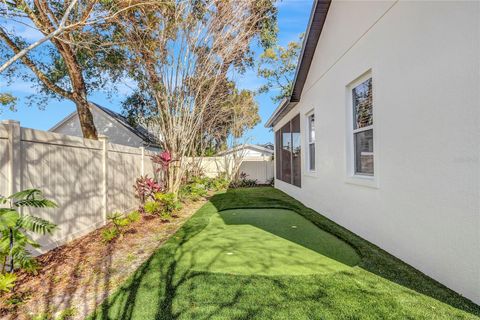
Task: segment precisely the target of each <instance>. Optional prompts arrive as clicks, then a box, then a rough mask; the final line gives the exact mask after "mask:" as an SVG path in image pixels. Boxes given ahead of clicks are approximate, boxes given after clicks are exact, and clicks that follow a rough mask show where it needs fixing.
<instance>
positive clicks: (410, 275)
mask: <svg viewBox="0 0 480 320" xmlns="http://www.w3.org/2000/svg"><path fill="white" fill-rule="evenodd" d="M210 201H211V202H212V203H213V204H214V206H215V207H216V208H217V210H218V211H220V212H221V211H224V212H225V210H231V209H237V208H242V209H248V208H253V209H258V208H283V209H288V210H292V211H294V212H296V213H298V214H299V215H301V216H303V217H304V218H306V219H307V220H309V221H311V222H312V223H313V224H314V225H316V226H318V227H319V228H320V229H321V230H324V231H326V232H329V233H330V234H332V235H333V236H335V237H338V238H339V239H341V240H343V241H345V242H346V243H347V244H349V245H351V246H352V247H353V248H354V249H355V250H356V252H357V253H358V254H359V256H360V258H361V261H360V263H359V267H361V268H362V269H364V270H367V271H369V272H371V273H374V274H376V275H377V276H380V277H382V278H384V279H386V280H388V281H391V282H394V283H396V284H399V285H401V286H403V287H405V288H408V289H411V290H413V291H415V292H417V293H420V294H423V295H426V296H429V297H431V298H434V299H436V300H439V301H441V302H443V303H446V304H448V305H450V306H452V307H454V308H457V309H460V310H463V311H466V312H468V313H471V314H474V315H476V316H480V306H478V305H476V304H475V303H473V302H472V301H470V300H469V299H467V298H465V297H462V296H461V295H459V294H458V293H456V292H454V291H453V290H451V289H449V288H447V287H446V286H444V285H442V284H441V283H439V282H437V281H436V280H434V279H432V278H430V277H428V276H427V275H425V274H423V273H422V272H420V271H419V270H417V269H415V268H413V267H412V266H410V265H408V264H406V263H405V262H403V261H401V260H400V259H398V258H396V257H394V256H392V255H391V254H389V253H388V252H386V251H384V250H382V249H380V248H379V247H377V246H375V245H373V244H372V243H370V242H368V241H367V240H365V239H363V238H361V237H359V236H357V235H356V234H354V233H353V232H351V231H349V230H347V229H345V228H343V227H341V226H340V225H338V224H336V223H335V222H333V221H331V220H329V219H328V218H326V217H324V216H322V215H321V214H319V213H317V212H315V211H314V210H312V209H310V208H307V207H305V206H304V205H303V204H302V203H300V202H299V201H297V200H295V199H294V198H292V197H290V196H288V195H287V194H285V193H284V192H282V191H280V190H278V189H273V188H271V187H259V188H251V189H242V190H241V191H239V190H235V189H229V190H228V191H227V192H226V193H225V194H219V195H217V196H216V197H213V198H212V199H211V200H210ZM267 225H268V224H267ZM260 227H261V228H265V229H266V230H267V231H269V232H270V231H273V232H278V231H276V230H271V227H270V226H265V223H262V225H261V226H260ZM269 229H270V230H269ZM280 236H282V234H280ZM287 239H288V237H287ZM294 240H295V241H297V242H298V239H294ZM299 242H300V244H302V243H303V242H304V241H299ZM307 247H308V246H307ZM347 274H348V272H347Z"/></svg>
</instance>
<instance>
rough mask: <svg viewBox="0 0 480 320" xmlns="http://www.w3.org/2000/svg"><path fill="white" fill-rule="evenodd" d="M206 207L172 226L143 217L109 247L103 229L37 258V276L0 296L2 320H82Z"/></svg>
mask: <svg viewBox="0 0 480 320" xmlns="http://www.w3.org/2000/svg"><path fill="white" fill-rule="evenodd" d="M206 201H207V200H206V199H204V200H200V201H197V202H192V203H187V204H184V207H183V209H182V210H180V212H179V213H178V214H177V217H176V218H174V219H172V221H170V222H164V221H162V220H161V219H160V218H158V217H152V216H143V217H142V219H140V221H138V222H136V223H133V224H131V225H130V226H129V227H130V229H129V230H128V231H127V232H126V233H125V234H124V235H123V237H122V238H118V239H116V240H114V241H113V242H110V243H105V242H104V241H103V239H102V236H101V232H102V230H103V229H104V228H105V227H102V228H100V229H97V230H95V231H93V232H91V233H89V234H87V235H85V236H83V237H81V238H79V239H76V240H74V241H72V242H69V243H68V244H66V245H63V246H61V247H58V248H56V249H54V250H51V251H49V252H47V253H45V254H43V255H41V256H39V257H37V260H38V262H39V265H40V269H39V271H38V274H36V275H32V274H27V273H23V272H19V273H18V274H17V275H18V280H17V282H16V286H15V290H14V292H11V293H9V294H3V295H1V296H0V319H12V320H13V319H19V320H23V319H32V318H33V319H35V317H37V318H40V319H55V318H56V317H59V318H62V317H63V318H62V319H84V318H85V317H86V316H87V315H88V314H90V313H91V312H92V311H93V310H94V309H95V308H96V307H97V306H98V305H99V304H100V303H101V302H102V301H103V300H104V299H105V298H106V297H107V296H108V295H110V294H111V293H113V292H114V291H115V290H116V289H117V288H118V287H119V285H121V284H122V283H123V282H124V281H125V280H126V279H127V278H128V277H129V276H130V275H131V274H132V273H133V272H134V271H135V270H136V269H137V268H138V267H139V266H140V265H141V264H142V263H143V262H144V261H146V260H147V259H148V258H149V257H150V255H151V254H152V253H153V252H154V251H155V250H156V249H157V248H158V247H159V246H160V245H161V244H163V243H164V242H165V241H166V240H168V238H169V237H170V236H171V235H172V234H174V233H175V232H176V231H177V230H178V229H179V228H180V227H181V226H182V225H183V223H184V222H185V221H186V220H188V218H190V216H192V215H193V214H194V213H195V211H197V210H198V209H199V208H200V207H201V206H202V205H203V204H204V203H205V202H206ZM62 313H63V314H62ZM67 315H68V316H67ZM41 317H43V318H41Z"/></svg>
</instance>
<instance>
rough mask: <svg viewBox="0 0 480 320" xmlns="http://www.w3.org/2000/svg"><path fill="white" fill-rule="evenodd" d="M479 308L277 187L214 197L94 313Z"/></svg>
mask: <svg viewBox="0 0 480 320" xmlns="http://www.w3.org/2000/svg"><path fill="white" fill-rule="evenodd" d="M479 315H480V307H479V306H477V305H475V304H473V303H472V302H470V301H468V300H466V299H464V298H462V297H461V296H459V295H457V294H455V293H454V292H452V291H451V290H449V289H447V288H445V287H444V286H442V285H441V284H439V283H437V282H435V281H433V280H431V279H430V278H428V277H426V276H425V275H423V274H422V273H420V272H419V271H417V270H415V269H413V268H412V267H410V266H408V265H406V264H405V263H403V262H401V261H400V260H398V259H396V258H394V257H392V256H391V255H389V254H388V253H386V252H385V251H382V250H381V249H379V248H377V247H376V246H374V245H372V244H370V243H369V242H367V241H365V240H363V239H362V238H360V237H358V236H356V235H355V234H353V233H351V232H349V231H348V230H346V229H344V228H342V227H340V226H338V225H336V224H335V223H333V222H332V221H330V220H328V219H326V218H325V217H323V216H321V215H320V214H318V213H316V212H314V211H313V210H311V209H308V208H306V207H304V206H303V205H302V204H300V203H299V202H298V201H296V200H294V199H292V198H290V197H289V196H287V195H285V194H284V193H282V192H280V191H278V190H275V189H272V188H268V187H265V188H252V189H237V190H230V191H228V192H227V193H223V194H218V195H216V196H214V197H213V198H212V199H211V200H210V202H209V203H207V204H206V205H205V206H203V207H202V208H201V209H200V210H199V211H198V212H197V213H196V214H195V215H194V216H193V217H192V218H191V219H190V220H189V221H187V223H186V224H185V225H184V226H183V227H182V228H181V229H180V230H179V231H178V232H177V233H176V234H175V235H174V236H173V237H172V238H171V239H170V240H169V241H168V242H166V243H165V244H164V245H163V246H162V247H161V248H160V249H158V250H157V252H156V253H155V254H153V256H152V257H151V258H150V259H149V260H148V261H147V262H146V263H145V264H144V265H143V266H142V267H140V268H139V269H138V270H137V272H136V273H135V274H134V275H133V276H132V277H131V278H130V279H129V280H128V281H127V282H126V283H125V284H124V285H123V286H122V287H121V288H120V289H119V290H118V291H117V292H116V293H114V294H113V295H112V296H111V297H110V298H109V299H107V300H106V301H105V302H104V303H103V304H102V305H101V306H99V308H98V310H97V312H96V313H95V314H94V315H93V316H92V317H91V318H92V319H138V320H140V319H142V320H143V319H478V316H479Z"/></svg>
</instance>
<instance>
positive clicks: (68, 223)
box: [0, 120, 273, 253]
mask: <svg viewBox="0 0 480 320" xmlns="http://www.w3.org/2000/svg"><path fill="white" fill-rule="evenodd" d="M154 154H155V153H154V152H152V151H147V150H145V149H143V148H132V147H127V146H122V145H117V144H111V143H108V139H107V138H106V137H99V141H95V140H89V139H83V138H80V137H73V136H66V135H61V134H58V133H53V132H45V131H40V130H33V129H29V128H21V127H20V123H18V122H16V121H11V120H7V121H2V122H1V123H0V194H1V195H10V194H12V193H14V192H17V191H20V190H24V189H29V188H37V189H40V190H41V191H42V192H43V193H44V194H45V196H46V197H47V198H49V199H52V200H54V201H55V202H57V203H58V205H59V207H58V208H55V209H37V208H35V209H34V210H31V213H32V214H34V215H36V216H39V217H42V218H44V219H47V220H50V221H52V222H54V223H55V224H57V225H58V229H57V230H56V231H55V233H54V234H53V236H43V237H36V238H35V239H36V240H38V241H39V242H40V243H41V245H42V252H43V251H46V250H49V249H52V248H54V247H57V246H59V245H61V244H63V243H65V242H66V241H69V240H72V239H75V238H78V237H80V236H82V235H84V234H86V233H88V232H90V231H92V230H94V229H95V228H98V227H99V226H101V225H103V224H104V223H105V222H106V215H107V213H110V212H113V211H120V212H126V211H129V210H132V209H133V208H136V207H137V206H138V200H137V199H136V198H135V195H134V192H133V185H134V184H135V180H136V179H137V178H138V177H140V176H141V175H148V176H150V177H155V172H154V165H153V163H152V161H151V160H150V157H151V156H152V155H154ZM185 161H190V162H191V163H192V166H193V165H198V166H200V168H201V169H202V171H203V172H204V173H205V174H206V175H207V176H209V177H216V176H218V175H219V174H220V173H222V172H226V171H227V170H230V169H231V168H232V166H233V161H232V159H230V158H228V156H226V157H208V158H196V159H192V158H187V159H186V160H185ZM240 171H244V172H245V173H247V174H248V176H249V178H250V179H257V180H258V183H266V182H268V181H269V179H271V178H272V177H273V161H271V159H264V158H254V159H245V161H244V162H243V163H242V165H241V166H240ZM23 212H24V213H29V210H28V209H27V208H25V209H24V211H23ZM37 253H40V252H37Z"/></svg>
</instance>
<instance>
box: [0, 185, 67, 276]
mask: <svg viewBox="0 0 480 320" xmlns="http://www.w3.org/2000/svg"><path fill="white" fill-rule="evenodd" d="M0 205H8V207H4V208H0V259H1V260H0V261H3V262H0V265H1V273H5V272H6V271H8V272H13V271H14V269H15V267H21V268H25V269H33V268H34V267H35V261H34V260H33V259H32V257H31V255H30V253H29V252H28V250H27V246H28V245H30V246H32V247H34V248H39V247H40V244H39V243H38V242H36V241H35V240H33V239H32V238H30V237H29V236H28V232H29V231H30V232H34V233H38V234H47V233H48V234H51V233H52V232H53V230H54V229H55V228H56V225H55V224H53V223H51V222H49V221H47V220H44V219H42V218H39V217H35V216H31V215H22V214H20V213H19V212H18V211H17V209H18V208H21V207H35V208H55V207H57V204H56V203H55V202H53V201H51V200H48V199H45V198H44V196H43V194H42V192H41V191H40V190H38V189H27V190H23V191H20V192H17V193H14V194H12V195H11V196H9V197H1V196H0ZM7 269H8V270H7Z"/></svg>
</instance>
